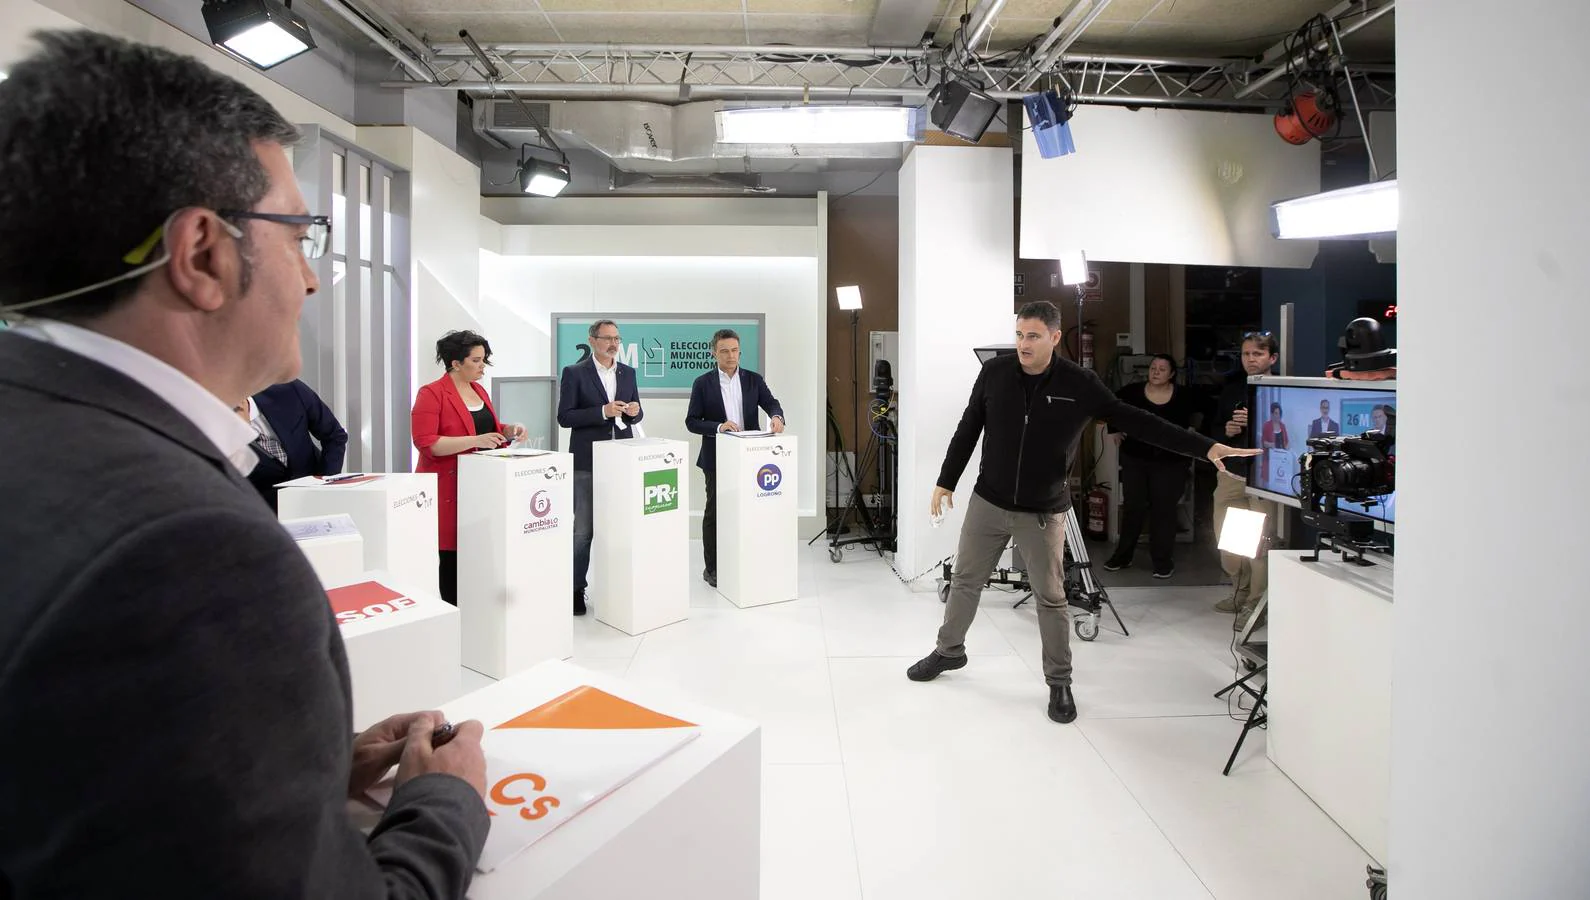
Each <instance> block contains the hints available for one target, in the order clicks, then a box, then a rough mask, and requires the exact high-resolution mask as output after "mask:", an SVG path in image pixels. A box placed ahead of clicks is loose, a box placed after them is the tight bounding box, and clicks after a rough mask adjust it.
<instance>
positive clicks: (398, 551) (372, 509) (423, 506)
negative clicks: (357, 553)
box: [276, 472, 437, 594]
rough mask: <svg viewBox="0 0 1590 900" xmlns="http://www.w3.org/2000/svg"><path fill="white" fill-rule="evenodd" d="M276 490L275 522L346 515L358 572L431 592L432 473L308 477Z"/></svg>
mask: <svg viewBox="0 0 1590 900" xmlns="http://www.w3.org/2000/svg"><path fill="white" fill-rule="evenodd" d="M279 487H280V488H281V489H280V490H279V491H277V493H276V507H277V513H276V517H277V518H278V519H279V520H281V521H284V522H285V521H287V520H289V519H307V518H311V517H314V516H334V515H337V514H339V513H346V514H347V515H349V516H351V517H352V518H353V523H354V525H355V526H357V527H358V529H359V536H360V537H362V538H363V539H364V568H366V569H369V570H373V571H384V572H390V573H391V574H392V577H394V578H397V579H400V580H401V581H402V582H403V584H405V585H409V586H412V587H414V588H415V589H416V590H420V591H423V592H425V593H427V594H434V593H436V500H437V497H436V476H435V475H434V474H432V473H428V472H427V473H418V474H395V473H394V474H382V475H377V474H367V475H347V476H333V477H331V478H320V477H318V476H314V475H311V476H308V477H306V478H296V479H293V480H292V481H288V482H284V483H282V484H281V485H280V486H279Z"/></svg>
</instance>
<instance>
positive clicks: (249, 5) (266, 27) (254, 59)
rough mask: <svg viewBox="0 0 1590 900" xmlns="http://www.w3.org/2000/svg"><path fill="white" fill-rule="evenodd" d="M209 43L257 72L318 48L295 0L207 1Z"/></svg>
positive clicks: (206, 20) (206, 13)
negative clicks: (296, 7) (295, 4)
mask: <svg viewBox="0 0 1590 900" xmlns="http://www.w3.org/2000/svg"><path fill="white" fill-rule="evenodd" d="M203 12H204V26H205V27H206V28H208V29H209V31H210V43H212V44H214V45H215V46H217V47H219V48H221V49H222V50H225V51H226V52H228V53H230V54H231V55H233V56H235V57H237V58H238V59H241V60H243V61H244V62H246V63H248V64H249V65H251V66H254V67H255V68H257V69H269V68H271V67H272V66H277V65H280V64H282V63H284V62H286V61H287V60H289V59H292V58H293V57H295V56H300V55H302V54H305V53H308V52H309V51H310V50H313V49H315V38H314V36H313V35H311V34H310V33H309V24H308V23H307V22H305V21H304V17H303V16H300V15H299V14H298V13H295V12H293V10H292V0H286V2H285V3H283V2H278V0H204V9H203Z"/></svg>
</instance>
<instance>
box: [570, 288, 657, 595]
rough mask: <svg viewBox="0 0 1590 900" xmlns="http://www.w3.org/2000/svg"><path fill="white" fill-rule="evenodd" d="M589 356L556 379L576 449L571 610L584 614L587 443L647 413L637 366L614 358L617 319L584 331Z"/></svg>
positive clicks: (624, 433) (621, 430)
mask: <svg viewBox="0 0 1590 900" xmlns="http://www.w3.org/2000/svg"><path fill="white" fill-rule="evenodd" d="M586 337H587V338H588V339H589V343H590V345H591V355H590V356H589V357H587V358H585V359H582V360H580V361H579V362H577V363H575V364H574V365H572V366H564V367H563V377H562V378H561V379H560V380H559V381H558V424H559V425H561V426H563V427H564V428H567V429H569V451H570V452H571V453H573V454H574V614H575V615H577V616H583V615H585V576H586V573H587V571H589V569H590V568H591V538H592V536H593V534H594V533H595V529H594V528H593V527H592V522H591V496H592V491H593V488H592V484H593V483H592V481H591V445H592V444H594V443H596V442H597V441H610V440H613V439H614V438H626V437H631V436H632V435H631V432H630V426H631V425H634V424H636V423H637V422H639V421H640V420H641V419H642V418H644V417H645V413H643V412H641V408H640V389H639V388H637V387H636V385H635V370H634V369H632V368H630V367H629V366H626V365H624V364H623V363H621V362H619V361H618V347H619V344H620V343H621V342H622V339H621V338H620V337H619V334H618V324H617V323H616V322H614V321H613V320H612V319H600V320H598V321H596V322H593V323H592V324H591V327H590V328H589V329H587V330H586Z"/></svg>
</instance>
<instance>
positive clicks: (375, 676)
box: [326, 572, 459, 731]
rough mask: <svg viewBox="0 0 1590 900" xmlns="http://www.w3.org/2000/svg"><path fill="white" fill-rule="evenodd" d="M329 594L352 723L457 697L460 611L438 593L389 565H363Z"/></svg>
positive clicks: (360, 726)
mask: <svg viewBox="0 0 1590 900" xmlns="http://www.w3.org/2000/svg"><path fill="white" fill-rule="evenodd" d="M326 597H327V599H329V600H330V601H331V609H332V611H333V612H335V613H336V616H337V626H338V629H339V630H340V631H341V632H342V644H343V647H344V648H346V650H347V653H348V674H349V677H350V679H351V680H352V682H353V727H354V729H355V730H359V731H362V730H363V729H365V728H368V727H369V726H371V725H374V724H375V723H377V722H379V721H381V720H382V719H384V718H386V717H387V716H391V715H396V714H397V713H402V712H415V711H417V710H422V709H435V708H437V707H439V706H441V705H442V704H443V703H446V702H448V701H449V700H452V699H454V698H456V697H457V696H458V694H459V677H458V675H459V668H458V662H459V656H458V610H456V609H454V608H453V607H452V606H451V605H450V604H448V603H445V602H443V601H442V598H441V597H439V596H437V595H436V594H435V593H434V592H431V591H424V590H419V589H416V588H411V587H409V586H407V585H405V584H404V583H403V582H402V580H401V579H398V578H395V577H393V576H391V575H389V574H388V573H386V572H365V573H363V574H361V575H360V576H359V577H358V578H357V579H356V580H355V581H353V582H351V583H349V584H346V585H343V586H340V587H335V588H332V589H330V590H328V591H326Z"/></svg>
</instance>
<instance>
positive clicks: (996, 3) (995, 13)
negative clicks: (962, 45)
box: [966, 0, 1005, 56]
mask: <svg viewBox="0 0 1590 900" xmlns="http://www.w3.org/2000/svg"><path fill="white" fill-rule="evenodd" d="M977 8H978V9H980V10H982V11H983V14H982V17H981V18H979V17H977V16H976V14H975V12H974V14H973V18H972V21H971V23H970V28H969V30H968V31H967V33H966V53H967V55H968V56H976V55H977V44H978V42H979V41H981V40H982V39H983V36H984V35H986V34H988V31H989V29H991V28H993V27H994V20H995V19H996V18H998V17H999V11H1000V10H1002V9H1004V8H1005V0H988V2H986V3H979V4H977Z"/></svg>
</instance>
